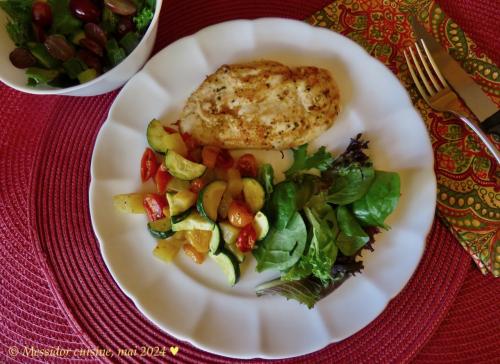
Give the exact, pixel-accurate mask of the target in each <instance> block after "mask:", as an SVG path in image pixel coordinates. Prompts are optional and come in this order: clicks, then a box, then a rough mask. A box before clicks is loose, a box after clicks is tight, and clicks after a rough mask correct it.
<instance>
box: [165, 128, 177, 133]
mask: <svg viewBox="0 0 500 364" xmlns="http://www.w3.org/2000/svg"><path fill="white" fill-rule="evenodd" d="M163 130H165V131H166V132H167V133H169V134H174V133H177V130H175V129H174V128H171V127H170V126H164V127H163Z"/></svg>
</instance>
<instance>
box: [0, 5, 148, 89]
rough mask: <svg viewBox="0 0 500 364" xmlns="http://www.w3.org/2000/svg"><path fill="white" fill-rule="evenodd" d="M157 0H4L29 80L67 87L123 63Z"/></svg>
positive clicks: (16, 57)
mask: <svg viewBox="0 0 500 364" xmlns="http://www.w3.org/2000/svg"><path fill="white" fill-rule="evenodd" d="M155 4H156V1H155V0H47V1H45V0H35V1H33V0H0V8H1V9H2V10H3V11H4V12H5V13H6V14H7V16H8V22H7V25H6V30H7V32H8V34H9V36H10V38H11V39H12V41H13V42H14V43H15V44H16V47H17V48H15V49H14V50H13V51H12V52H11V53H10V55H9V58H10V61H11V63H12V64H13V65H14V66H15V67H17V68H22V69H26V75H27V78H28V85H29V86H37V85H50V86H53V87H69V86H73V85H76V84H79V83H84V82H88V81H90V80H92V79H94V78H96V77H97V76H99V75H100V74H101V73H104V72H106V71H108V70H109V69H111V68H113V67H114V66H116V65H117V64H119V63H120V62H121V61H123V59H125V57H126V56H127V55H128V54H130V53H131V52H132V51H133V50H134V49H135V47H136V46H137V45H138V44H139V42H140V40H141V38H142V36H143V34H144V33H145V32H146V30H147V28H148V26H149V24H150V22H151V20H152V19H153V14H154V10H155Z"/></svg>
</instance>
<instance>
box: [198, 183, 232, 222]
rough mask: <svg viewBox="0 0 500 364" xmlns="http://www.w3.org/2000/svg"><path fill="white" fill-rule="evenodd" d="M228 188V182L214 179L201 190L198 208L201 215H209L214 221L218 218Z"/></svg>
mask: <svg viewBox="0 0 500 364" xmlns="http://www.w3.org/2000/svg"><path fill="white" fill-rule="evenodd" d="M226 188H227V182H225V181H214V182H212V183H209V184H208V185H207V186H206V187H204V188H203V189H202V190H201V191H200V193H199V195H198V202H197V203H196V208H197V209H198V211H199V213H200V214H201V216H205V217H208V218H209V219H210V220H212V221H216V220H217V210H218V208H219V204H220V200H221V199H222V195H223V194H224V191H225V190H226Z"/></svg>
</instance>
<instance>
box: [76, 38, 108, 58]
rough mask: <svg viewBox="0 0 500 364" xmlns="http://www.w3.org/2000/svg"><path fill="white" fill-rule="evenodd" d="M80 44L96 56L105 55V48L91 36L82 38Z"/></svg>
mask: <svg viewBox="0 0 500 364" xmlns="http://www.w3.org/2000/svg"><path fill="white" fill-rule="evenodd" d="M79 43H80V45H81V46H82V47H83V48H85V49H88V50H89V51H91V52H92V53H94V54H95V55H96V56H99V57H102V56H103V55H104V49H103V47H101V46H100V45H99V43H97V42H96V41H94V40H92V39H90V38H83V39H80V42H79Z"/></svg>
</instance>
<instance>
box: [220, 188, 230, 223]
mask: <svg viewBox="0 0 500 364" xmlns="http://www.w3.org/2000/svg"><path fill="white" fill-rule="evenodd" d="M231 202H233V196H232V195H231V193H230V192H229V190H228V189H226V191H224V194H223V195H222V199H221V200H220V204H219V208H218V210H217V213H218V214H219V217H220V218H221V219H223V220H225V219H227V212H228V211H229V206H230V205H231Z"/></svg>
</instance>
